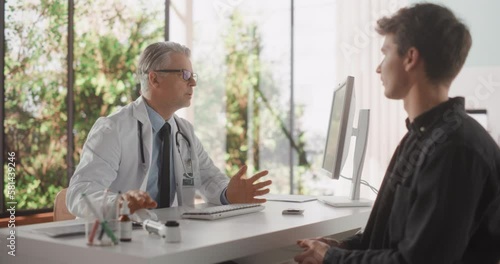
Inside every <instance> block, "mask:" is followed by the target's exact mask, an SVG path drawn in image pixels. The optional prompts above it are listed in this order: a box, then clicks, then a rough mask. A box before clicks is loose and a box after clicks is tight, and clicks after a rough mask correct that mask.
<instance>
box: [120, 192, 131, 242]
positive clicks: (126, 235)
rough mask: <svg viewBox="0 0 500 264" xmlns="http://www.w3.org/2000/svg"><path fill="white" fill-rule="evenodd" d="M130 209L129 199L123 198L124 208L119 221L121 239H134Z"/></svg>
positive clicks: (128, 240)
mask: <svg viewBox="0 0 500 264" xmlns="http://www.w3.org/2000/svg"><path fill="white" fill-rule="evenodd" d="M129 214H130V209H129V208H128V202H127V199H123V204H122V209H121V211H120V217H118V222H119V223H120V241H122V242H130V241H132V221H131V220H130V218H129V216H128V215H129Z"/></svg>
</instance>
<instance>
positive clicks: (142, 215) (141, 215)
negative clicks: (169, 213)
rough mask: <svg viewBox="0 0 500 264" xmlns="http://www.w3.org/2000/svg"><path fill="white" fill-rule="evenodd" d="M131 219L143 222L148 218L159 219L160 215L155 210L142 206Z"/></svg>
mask: <svg viewBox="0 0 500 264" xmlns="http://www.w3.org/2000/svg"><path fill="white" fill-rule="evenodd" d="M130 219H132V221H135V222H139V223H142V222H144V220H147V219H150V220H153V221H158V216H157V215H156V213H154V212H153V211H151V210H148V209H144V208H142V209H139V210H137V211H135V212H134V213H133V214H132V215H131V216H130Z"/></svg>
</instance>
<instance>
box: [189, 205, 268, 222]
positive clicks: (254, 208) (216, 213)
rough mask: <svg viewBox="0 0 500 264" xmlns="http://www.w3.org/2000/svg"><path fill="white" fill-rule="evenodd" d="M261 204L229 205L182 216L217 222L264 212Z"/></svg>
mask: <svg viewBox="0 0 500 264" xmlns="http://www.w3.org/2000/svg"><path fill="white" fill-rule="evenodd" d="M264 208H265V207H264V206H262V205H260V204H228V205H219V206H212V207H207V208H201V209H192V210H189V211H186V212H184V213H183V214H182V218H191V219H204V220H215V219H221V218H226V217H231V216H237V215H242V214H249V213H255V212H259V211H262V210H264Z"/></svg>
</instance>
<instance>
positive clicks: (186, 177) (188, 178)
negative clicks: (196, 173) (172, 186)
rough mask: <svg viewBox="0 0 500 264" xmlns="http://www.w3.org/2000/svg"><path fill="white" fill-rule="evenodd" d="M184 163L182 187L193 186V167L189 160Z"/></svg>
mask: <svg viewBox="0 0 500 264" xmlns="http://www.w3.org/2000/svg"><path fill="white" fill-rule="evenodd" d="M183 162H184V167H185V168H186V170H185V171H184V173H183V174H182V185H183V186H194V177H193V165H192V162H191V159H188V160H186V161H183Z"/></svg>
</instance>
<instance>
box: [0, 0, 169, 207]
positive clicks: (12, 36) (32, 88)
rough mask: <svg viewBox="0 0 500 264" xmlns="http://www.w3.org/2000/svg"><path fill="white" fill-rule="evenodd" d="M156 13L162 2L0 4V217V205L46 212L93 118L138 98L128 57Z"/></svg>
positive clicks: (141, 43)
mask: <svg viewBox="0 0 500 264" xmlns="http://www.w3.org/2000/svg"><path fill="white" fill-rule="evenodd" d="M71 7H74V8H71ZM164 14H165V0H148V1H146V0H141V1H136V0H127V1H123V0H113V1H108V0H76V1H72V0H70V1H58V0H52V1H41V0H39V1H6V3H5V13H4V17H5V19H4V21H2V23H5V34H4V36H5V43H6V48H5V56H4V58H5V67H4V74H5V86H4V87H5V88H4V89H3V94H4V97H5V100H4V108H3V109H2V111H3V113H4V115H5V117H4V122H3V127H4V145H3V149H2V150H1V151H2V155H3V161H4V165H3V166H4V167H3V176H4V177H3V183H4V184H3V193H2V195H1V198H2V200H1V204H2V211H1V212H0V213H2V215H5V212H6V211H5V208H6V202H15V203H16V213H18V214H23V213H32V212H39V211H40V210H41V211H44V209H46V208H48V210H50V208H51V207H52V206H53V201H54V198H55V195H56V194H57V192H58V191H60V190H61V189H62V188H64V187H66V186H67V184H68V179H69V177H70V176H71V174H72V172H73V170H74V166H75V165H76V164H78V161H79V158H80V153H81V149H82V147H83V144H84V142H85V140H86V138H87V133H88V131H89V130H90V128H91V127H92V125H93V124H94V122H95V120H96V119H97V118H98V117H100V116H105V115H108V114H110V113H112V112H113V111H116V109H117V107H120V106H123V105H126V104H127V103H129V102H131V101H132V100H134V99H136V98H137V97H138V95H139V94H138V89H137V88H136V81H135V67H136V63H137V59H138V56H139V54H140V52H141V51H142V50H143V49H144V48H145V47H146V46H147V45H149V44H151V43H153V42H157V41H161V40H162V39H164V32H165V30H164V28H165V15H164ZM69 21H74V23H73V24H72V25H71V26H70V27H68V25H69V23H70V22H69ZM70 30H71V31H70ZM70 33H72V34H74V37H70V38H68V36H69V35H70ZM68 65H72V66H73V68H72V69H69V67H68ZM69 70H73V72H72V73H69ZM70 75H71V76H74V79H73V80H74V81H73V80H72V81H69V82H68V76H70ZM68 102H70V103H71V104H68ZM68 124H71V128H70V130H71V131H68ZM68 132H69V133H68ZM69 150H73V151H72V152H70V153H68V151H69ZM8 153H10V154H12V153H15V167H14V169H15V178H14V177H10V176H12V175H13V174H12V169H10V170H9V166H8V162H9V160H8V158H9V157H11V156H10V155H8ZM68 156H69V157H68ZM11 160H12V158H11ZM9 173H11V174H9ZM9 175H10V176H9ZM12 183H13V184H14V186H15V195H13V196H12V198H14V200H11V199H10V198H11V196H10V195H9V194H11V193H9V192H8V191H9V186H12Z"/></svg>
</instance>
